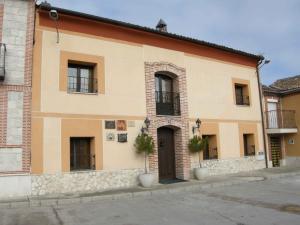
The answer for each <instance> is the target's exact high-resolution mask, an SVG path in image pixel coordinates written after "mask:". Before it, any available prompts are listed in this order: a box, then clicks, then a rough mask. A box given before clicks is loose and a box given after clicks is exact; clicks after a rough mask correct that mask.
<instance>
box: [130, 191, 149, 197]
mask: <svg viewBox="0 0 300 225" xmlns="http://www.w3.org/2000/svg"><path fill="white" fill-rule="evenodd" d="M151 195H152V193H151V191H139V192H132V197H133V198H136V197H144V196H151Z"/></svg>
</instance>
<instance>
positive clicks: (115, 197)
mask: <svg viewBox="0 0 300 225" xmlns="http://www.w3.org/2000/svg"><path fill="white" fill-rule="evenodd" d="M130 198H133V194H132V192H128V193H121V194H115V195H112V199H113V200H118V199H130Z"/></svg>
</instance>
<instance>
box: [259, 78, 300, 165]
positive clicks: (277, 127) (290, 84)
mask: <svg viewBox="0 0 300 225" xmlns="http://www.w3.org/2000/svg"><path fill="white" fill-rule="evenodd" d="M263 92H264V100H265V111H266V124H267V126H266V133H267V135H268V146H269V159H270V160H272V165H273V166H282V165H296V164H298V165H299V163H300V134H299V132H298V125H299V124H300V76H295V77H289V78H285V79H280V80H277V81H276V82H274V83H273V84H272V85H270V86H264V87H263Z"/></svg>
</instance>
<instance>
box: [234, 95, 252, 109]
mask: <svg viewBox="0 0 300 225" xmlns="http://www.w3.org/2000/svg"><path fill="white" fill-rule="evenodd" d="M236 104H237V105H246V106H249V105H250V101H249V96H246V95H236Z"/></svg>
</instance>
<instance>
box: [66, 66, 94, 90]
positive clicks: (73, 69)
mask: <svg viewBox="0 0 300 225" xmlns="http://www.w3.org/2000/svg"><path fill="white" fill-rule="evenodd" d="M68 92H79V93H97V79H96V78H95V77H94V66H91V65H81V64H73V63H69V64H68Z"/></svg>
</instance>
